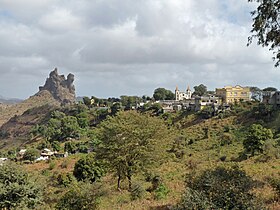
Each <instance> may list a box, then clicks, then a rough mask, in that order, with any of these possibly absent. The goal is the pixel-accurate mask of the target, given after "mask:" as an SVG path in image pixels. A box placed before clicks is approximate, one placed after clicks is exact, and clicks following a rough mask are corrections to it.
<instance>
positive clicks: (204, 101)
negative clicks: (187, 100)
mask: <svg viewBox="0 0 280 210" xmlns="http://www.w3.org/2000/svg"><path fill="white" fill-rule="evenodd" d="M221 104H222V99H221V98H220V97H217V96H213V95H210V96H197V97H196V98H195V111H200V110H203V109H204V108H205V107H206V106H211V107H213V108H214V109H218V107H219V106H220V105H221Z"/></svg>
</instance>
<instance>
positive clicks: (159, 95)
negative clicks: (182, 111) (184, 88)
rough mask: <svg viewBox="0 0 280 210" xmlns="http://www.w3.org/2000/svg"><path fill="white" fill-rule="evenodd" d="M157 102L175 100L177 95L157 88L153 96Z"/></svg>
mask: <svg viewBox="0 0 280 210" xmlns="http://www.w3.org/2000/svg"><path fill="white" fill-rule="evenodd" d="M153 97H154V99H155V100H156V101H158V100H174V99H175V94H174V93H173V92H172V91H171V90H166V89H165V88H157V89H155V91H154V95H153Z"/></svg>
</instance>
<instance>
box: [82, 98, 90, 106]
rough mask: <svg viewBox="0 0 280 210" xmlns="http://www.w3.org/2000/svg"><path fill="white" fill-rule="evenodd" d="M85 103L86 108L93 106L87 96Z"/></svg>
mask: <svg viewBox="0 0 280 210" xmlns="http://www.w3.org/2000/svg"><path fill="white" fill-rule="evenodd" d="M83 102H84V104H85V105H86V106H88V107H90V106H91V99H90V98H89V97H87V96H85V97H83Z"/></svg>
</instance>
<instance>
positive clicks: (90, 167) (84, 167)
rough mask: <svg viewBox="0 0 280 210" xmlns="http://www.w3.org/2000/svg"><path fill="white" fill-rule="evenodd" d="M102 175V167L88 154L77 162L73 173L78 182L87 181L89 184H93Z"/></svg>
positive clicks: (103, 170)
mask: <svg viewBox="0 0 280 210" xmlns="http://www.w3.org/2000/svg"><path fill="white" fill-rule="evenodd" d="M104 174H105V168H104V166H103V165H102V164H101V163H100V162H99V161H96V160H95V157H94V155H93V154H88V155H87V156H85V157H83V158H81V159H80V160H78V162H77V163H76V164H75V167H74V171H73V175H74V176H75V177H76V178H77V180H78V181H83V180H89V181H91V182H95V181H96V180H97V179H99V178H100V177H102V176H103V175H104Z"/></svg>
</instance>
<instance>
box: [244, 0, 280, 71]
mask: <svg viewBox="0 0 280 210" xmlns="http://www.w3.org/2000/svg"><path fill="white" fill-rule="evenodd" d="M248 2H257V3H258V7H257V9H256V10H254V11H252V12H251V15H252V18H253V24H252V30H251V33H252V34H253V35H251V36H249V37H248V45H250V44H251V43H252V40H253V39H257V44H258V45H261V46H262V47H269V50H271V51H272V52H273V54H274V56H273V60H274V61H275V62H276V63H275V67H277V66H279V64H280V48H279V47H280V22H279V18H280V2H279V0H266V1H261V0H248Z"/></svg>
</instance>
